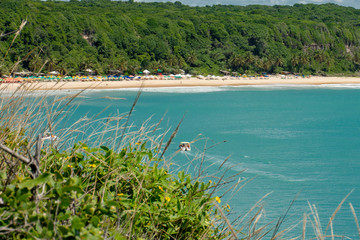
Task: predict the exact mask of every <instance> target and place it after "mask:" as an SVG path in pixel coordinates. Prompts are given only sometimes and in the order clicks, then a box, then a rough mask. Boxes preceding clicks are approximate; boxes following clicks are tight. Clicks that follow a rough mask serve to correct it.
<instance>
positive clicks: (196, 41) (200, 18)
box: [0, 0, 360, 75]
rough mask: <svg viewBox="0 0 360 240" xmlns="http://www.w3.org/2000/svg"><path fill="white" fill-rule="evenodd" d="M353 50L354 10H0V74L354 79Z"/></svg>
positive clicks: (82, 5)
mask: <svg viewBox="0 0 360 240" xmlns="http://www.w3.org/2000/svg"><path fill="white" fill-rule="evenodd" d="M23 20H26V21H27V22H26V24H25V26H24V27H23V28H22V30H21V32H20V34H19V35H18V36H17V38H16V39H15V36H16V31H17V30H18V29H19V27H20V25H21V23H22V21H23ZM14 39H15V40H14ZM359 49H360V10H357V9H353V8H347V7H340V6H337V5H334V4H325V5H313V4H307V5H302V4H296V5H294V6H272V7H271V6H247V7H242V6H222V5H215V6H207V7H189V6H186V5H182V4H181V3H180V2H176V3H136V2H111V1H106V0H102V1H95V0H93V1H70V2H54V1H47V2H43V1H28V0H1V2H0V57H1V61H0V73H1V74H8V73H9V72H11V71H21V70H29V71H33V72H39V71H41V72H48V71H54V70H56V71H59V72H61V73H63V74H70V75H71V74H76V73H77V72H81V71H84V70H85V69H88V68H90V69H93V70H95V71H96V72H97V73H98V74H106V73H107V72H108V71H109V70H119V71H121V72H123V73H128V74H134V73H136V72H138V71H141V70H143V69H145V68H147V69H149V70H151V71H152V70H154V69H162V70H163V71H165V73H170V72H171V73H177V72H179V71H180V69H183V70H185V71H186V72H188V73H191V74H207V73H213V74H218V73H219V71H220V70H226V71H237V72H239V73H248V72H250V73H253V72H257V73H261V72H268V73H278V72H281V71H291V72H296V73H300V74H308V73H311V74H332V73H354V72H357V71H359V69H360V51H359ZM17 63H18V64H17Z"/></svg>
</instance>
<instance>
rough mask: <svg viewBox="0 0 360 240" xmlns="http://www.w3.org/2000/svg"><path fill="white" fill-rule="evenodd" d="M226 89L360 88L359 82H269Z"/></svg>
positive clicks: (227, 87)
mask: <svg viewBox="0 0 360 240" xmlns="http://www.w3.org/2000/svg"><path fill="white" fill-rule="evenodd" d="M223 88H226V89H228V90H230V91H231V90H254V89H255V90H262V91H271V90H304V89H360V84H319V85H312V84H307V85H304V84H271V85H241V86H226V87H223Z"/></svg>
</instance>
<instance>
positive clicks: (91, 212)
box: [0, 143, 228, 239]
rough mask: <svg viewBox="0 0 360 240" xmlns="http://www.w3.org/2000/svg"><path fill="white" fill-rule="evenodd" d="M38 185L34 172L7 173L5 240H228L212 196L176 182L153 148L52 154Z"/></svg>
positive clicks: (80, 147)
mask: <svg viewBox="0 0 360 240" xmlns="http://www.w3.org/2000/svg"><path fill="white" fill-rule="evenodd" d="M48 151H50V153H49V152H48V153H47V155H46V158H44V159H42V161H44V162H46V166H47V167H46V168H45V169H42V174H41V175H40V176H39V177H37V178H35V179H32V178H30V176H29V174H26V170H27V169H26V168H27V167H26V166H24V167H22V170H21V171H18V172H17V173H16V177H14V178H13V179H12V180H11V181H8V176H7V174H8V172H6V171H1V173H0V176H1V181H0V189H1V193H0V199H1V208H0V216H1V217H0V234H1V235H0V236H1V237H2V238H6V239H30V238H31V239H33V238H38V239H54V238H56V239H103V238H104V239H105V238H106V239H109V238H110V239H223V238H226V237H227V236H228V233H227V231H223V230H224V229H223V227H224V225H222V224H220V222H218V220H219V219H220V220H221V216H220V214H219V213H218V209H217V208H215V207H214V202H215V201H218V202H220V199H219V198H218V197H216V196H212V195H211V193H210V190H211V189H212V187H214V184H213V183H212V182H211V181H209V182H208V183H203V182H199V181H194V180H192V179H191V177H190V176H189V175H186V174H185V173H184V172H183V171H180V172H178V174H177V175H173V174H169V172H168V170H167V169H165V168H163V167H161V164H162V160H161V159H159V158H157V157H154V151H155V150H150V149H148V148H146V143H142V144H141V143H137V144H135V145H134V146H131V145H129V146H128V147H126V148H124V149H122V150H121V151H120V152H114V151H113V150H111V149H109V148H107V147H105V146H101V147H100V148H89V147H88V146H87V145H85V144H83V143H77V144H75V145H74V147H73V148H72V149H71V150H70V151H63V152H61V151H58V150H56V149H54V148H52V149H50V150H48Z"/></svg>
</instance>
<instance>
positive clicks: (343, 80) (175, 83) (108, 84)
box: [0, 76, 360, 91]
mask: <svg viewBox="0 0 360 240" xmlns="http://www.w3.org/2000/svg"><path fill="white" fill-rule="evenodd" d="M322 84H360V77H316V76H312V77H308V78H302V77H298V78H294V77H292V78H282V77H280V76H271V77H268V78H251V79H249V78H232V77H228V78H221V79H219V78H217V79H214V80H211V79H210V80H205V79H198V78H186V79H176V80H130V81H89V82H81V81H75V82H62V81H59V82H30V83H29V82H26V83H1V84H0V88H1V89H2V90H9V91H14V90H16V89H18V88H19V87H21V88H23V89H25V90H73V89H118V88H140V87H144V88H154V87H196V86H242V85H322Z"/></svg>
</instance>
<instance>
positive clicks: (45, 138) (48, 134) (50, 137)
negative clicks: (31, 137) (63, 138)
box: [41, 133, 58, 141]
mask: <svg viewBox="0 0 360 240" xmlns="http://www.w3.org/2000/svg"><path fill="white" fill-rule="evenodd" d="M56 139H58V137H57V136H55V135H53V134H50V133H47V134H45V135H44V136H43V137H42V138H41V140H43V141H44V140H52V141H55V140H56Z"/></svg>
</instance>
